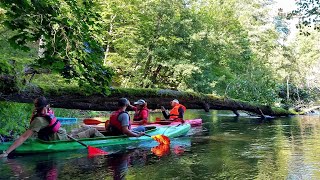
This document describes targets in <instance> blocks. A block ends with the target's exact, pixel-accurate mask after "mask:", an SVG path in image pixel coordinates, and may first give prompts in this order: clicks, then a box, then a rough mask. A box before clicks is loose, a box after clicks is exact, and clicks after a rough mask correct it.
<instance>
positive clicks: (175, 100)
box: [171, 99, 179, 104]
mask: <svg viewBox="0 0 320 180" xmlns="http://www.w3.org/2000/svg"><path fill="white" fill-rule="evenodd" d="M171 102H176V103H178V104H179V101H178V99H174V100H172V101H171Z"/></svg>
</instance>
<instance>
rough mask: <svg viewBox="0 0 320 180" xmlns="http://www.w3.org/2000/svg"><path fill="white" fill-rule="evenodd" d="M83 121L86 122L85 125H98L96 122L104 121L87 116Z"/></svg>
mask: <svg viewBox="0 0 320 180" xmlns="http://www.w3.org/2000/svg"><path fill="white" fill-rule="evenodd" d="M83 123H84V124H86V125H98V124H100V123H104V122H101V121H99V120H96V119H90V118H88V119H84V120H83Z"/></svg>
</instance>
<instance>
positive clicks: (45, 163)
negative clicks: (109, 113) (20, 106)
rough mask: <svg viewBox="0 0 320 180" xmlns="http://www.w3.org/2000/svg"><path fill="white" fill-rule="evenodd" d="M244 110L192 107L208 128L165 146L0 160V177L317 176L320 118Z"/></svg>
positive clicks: (191, 112)
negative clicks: (263, 117)
mask: <svg viewBox="0 0 320 180" xmlns="http://www.w3.org/2000/svg"><path fill="white" fill-rule="evenodd" d="M159 115H160V114H159V113H155V114H152V117H156V116H159ZM242 115H244V116H242V117H239V118H236V117H234V115H233V114H232V113H230V112H225V111H210V112H208V113H206V112H204V111H197V110H189V111H188V112H187V114H186V118H187V119H192V118H202V119H203V122H204V123H203V125H202V126H200V127H195V128H192V129H191V130H190V132H189V133H188V135H187V136H186V137H181V138H176V139H172V140H171V141H172V143H171V146H170V147H169V148H168V147H167V148H163V149H162V151H161V147H160V149H159V150H158V151H155V149H153V152H152V151H151V149H152V147H153V146H157V143H154V142H152V143H151V142H146V144H145V146H144V145H142V146H139V147H134V146H126V147H105V148H103V150H106V151H108V152H109V155H106V156H96V157H93V158H92V157H91V158H90V157H87V152H86V150H79V151H75V152H61V153H51V154H30V155H24V156H13V157H10V158H8V159H0V179H50V180H51V179H68V180H69V179H139V180H140V179H199V180H200V179H201V180H202V179H320V156H319V154H318V152H319V153H320V148H319V146H320V116H319V115H310V116H292V117H282V118H275V119H267V120H261V119H259V118H256V117H250V116H245V114H242ZM67 128H68V127H67Z"/></svg>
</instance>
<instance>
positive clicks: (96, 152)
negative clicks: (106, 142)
mask: <svg viewBox="0 0 320 180" xmlns="http://www.w3.org/2000/svg"><path fill="white" fill-rule="evenodd" d="M107 154H108V153H107V152H105V151H103V150H101V149H99V148H95V147H92V146H88V156H89V157H93V156H101V155H107Z"/></svg>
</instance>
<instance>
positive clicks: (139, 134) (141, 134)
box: [137, 132, 146, 137]
mask: <svg viewBox="0 0 320 180" xmlns="http://www.w3.org/2000/svg"><path fill="white" fill-rule="evenodd" d="M137 134H138V136H137V137H141V136H143V135H145V134H146V133H144V132H139V133H137Z"/></svg>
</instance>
